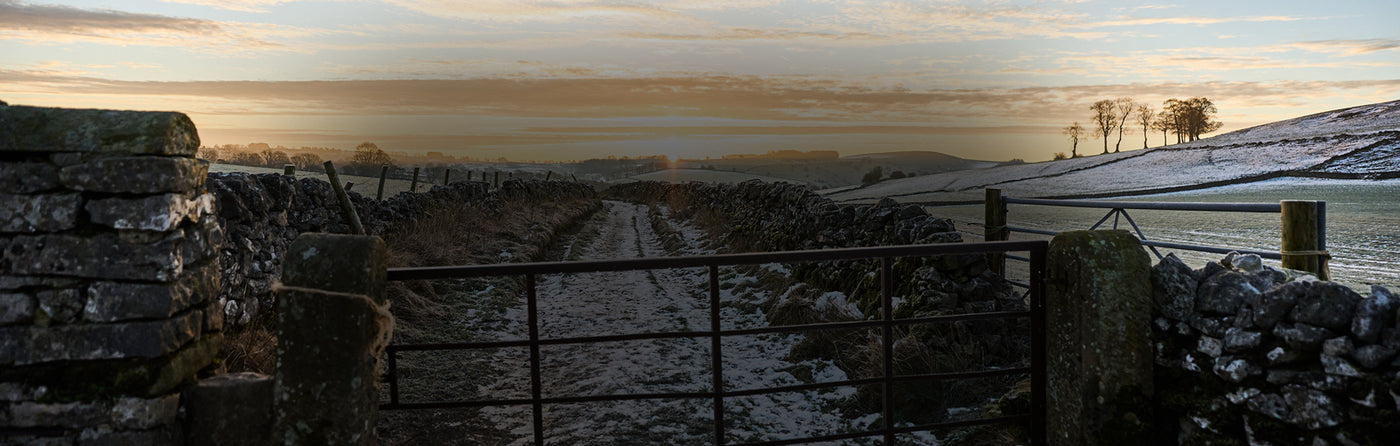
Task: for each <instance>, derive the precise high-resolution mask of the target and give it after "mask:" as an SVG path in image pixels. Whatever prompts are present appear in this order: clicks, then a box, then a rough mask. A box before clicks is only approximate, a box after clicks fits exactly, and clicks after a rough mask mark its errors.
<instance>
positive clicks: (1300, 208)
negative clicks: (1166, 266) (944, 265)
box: [984, 189, 1330, 280]
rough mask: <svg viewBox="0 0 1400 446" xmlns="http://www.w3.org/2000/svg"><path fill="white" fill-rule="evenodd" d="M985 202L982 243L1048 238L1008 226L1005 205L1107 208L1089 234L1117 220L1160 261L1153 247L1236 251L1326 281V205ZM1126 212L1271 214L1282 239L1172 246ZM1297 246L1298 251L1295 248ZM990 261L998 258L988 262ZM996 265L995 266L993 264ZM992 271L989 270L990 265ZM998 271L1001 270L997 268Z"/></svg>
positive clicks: (990, 194)
mask: <svg viewBox="0 0 1400 446" xmlns="http://www.w3.org/2000/svg"><path fill="white" fill-rule="evenodd" d="M986 196H987V198H986V200H985V201H984V206H986V217H987V218H986V233H985V234H986V235H985V236H984V238H985V239H986V240H1007V239H1009V237H1008V236H1009V233H1011V232H1020V233H1026V234H1038V235H1048V236H1054V235H1056V234H1058V232H1056V231H1047V230H1042V229H1034V228H1026V227H1019V226H1011V225H1009V224H1008V223H1007V216H1006V215H1007V211H1008V209H1007V205H1009V204H1022V205H1034V206H1055V207H1080V208H1099V209H1108V210H1109V211H1108V213H1106V214H1104V216H1103V218H1100V219H1099V221H1098V222H1095V223H1094V224H1093V225H1092V226H1090V227H1089V230H1091V231H1092V230H1095V229H1098V228H1099V227H1101V226H1103V225H1104V223H1107V222H1108V219H1109V218H1113V229H1118V226H1119V221H1120V219H1121V220H1123V221H1126V222H1127V224H1128V225H1129V226H1131V227H1132V229H1133V232H1134V233H1135V234H1136V235H1137V237H1138V239H1139V240H1140V241H1141V242H1142V245H1143V246H1146V247H1147V248H1148V249H1149V250H1151V251H1152V253H1153V254H1154V255H1156V256H1157V258H1158V259H1159V260H1160V259H1161V258H1162V257H1163V256H1162V253H1161V251H1158V250H1157V248H1169V249H1178V250H1185V251H1196V252H1208V253H1214V254H1228V253H1230V252H1238V253H1241V254H1255V255H1258V256H1259V257H1261V258H1265V259H1272V260H1283V261H1284V267H1286V268H1297V269H1302V270H1305V271H1309V272H1312V273H1314V274H1317V275H1318V277H1319V278H1321V279H1324V280H1326V279H1327V259H1328V258H1330V255H1329V254H1328V252H1327V202H1324V201H1284V202H1280V203H1200V202H1195V203H1192V202H1184V203H1177V202H1138V201H1099V200H1049V199H1036V198H1011V197H1003V196H1001V191H1000V190H998V189H987V194H986ZM1129 209H1134V210H1161V211H1197V212H1252V213H1273V214H1282V216H1283V240H1282V243H1281V248H1280V250H1279V251H1261V250H1256V249H1244V248H1230V247H1221V246H1205V245H1195V244H1190V243H1175V242H1167V241H1160V240H1151V239H1148V238H1147V235H1146V234H1144V233H1143V231H1142V228H1141V227H1139V226H1138V224H1137V221H1135V220H1133V217H1132V216H1131V215H1129V214H1128V210H1129ZM1299 246H1302V247H1303V248H1301V249H1300V248H1297V247H1299ZM1005 258H1009V259H1013V260H1021V261H1029V260H1030V259H1028V258H1025V257H1020V256H1014V255H1007V256H1005ZM991 260H992V261H994V262H996V261H998V259H996V258H993V259H991ZM996 267H1001V266H1000V265H997V266H996ZM994 268H995V267H994ZM1003 268H1004V267H1003Z"/></svg>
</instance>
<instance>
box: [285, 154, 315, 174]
mask: <svg viewBox="0 0 1400 446" xmlns="http://www.w3.org/2000/svg"><path fill="white" fill-rule="evenodd" d="M292 164H295V165H296V166H297V170H306V169H310V168H312V167H314V166H319V165H321V157H319V156H316V154H314V153H298V154H296V155H292Z"/></svg>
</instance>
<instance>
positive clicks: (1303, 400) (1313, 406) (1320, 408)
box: [1283, 385, 1343, 430]
mask: <svg viewBox="0 0 1400 446" xmlns="http://www.w3.org/2000/svg"><path fill="white" fill-rule="evenodd" d="M1283 399H1284V401H1287V403H1288V419H1287V421H1288V422H1290V423H1293V424H1297V425H1301V426H1304V427H1306V428H1308V429H1313V430H1316V429H1320V428H1323V427H1332V426H1336V425H1338V424H1341V422H1342V419H1343V418H1342V417H1343V415H1342V413H1341V412H1340V411H1339V410H1338V409H1337V407H1336V402H1335V401H1333V400H1332V398H1331V397H1329V396H1327V394H1325V393H1322V392H1319V391H1317V390H1314V389H1309V388H1306V387H1303V386H1292V385H1291V386H1284V387H1283Z"/></svg>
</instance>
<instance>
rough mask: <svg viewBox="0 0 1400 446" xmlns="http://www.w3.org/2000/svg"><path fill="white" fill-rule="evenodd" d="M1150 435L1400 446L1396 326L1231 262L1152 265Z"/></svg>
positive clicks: (1279, 276)
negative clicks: (1154, 419)
mask: <svg viewBox="0 0 1400 446" xmlns="http://www.w3.org/2000/svg"><path fill="white" fill-rule="evenodd" d="M1152 283H1153V290H1152V293H1153V301H1154V307H1155V308H1154V311H1153V313H1154V315H1153V316H1154V323H1153V337H1154V343H1155V346H1156V372H1155V373H1156V378H1155V380H1156V386H1157V397H1156V401H1157V415H1158V423H1157V425H1158V428H1159V429H1161V430H1163V431H1164V432H1163V435H1162V437H1163V438H1172V439H1176V440H1177V441H1176V442H1175V444H1239V445H1246V444H1247V445H1294V444H1307V445H1383V444H1400V359H1397V358H1396V353H1397V352H1398V351H1400V327H1397V325H1396V321H1397V317H1400V315H1398V314H1397V310H1400V300H1397V299H1396V298H1395V296H1394V295H1392V294H1391V293H1390V291H1389V290H1387V289H1386V288H1385V287H1382V286H1373V287H1372V288H1371V290H1370V295H1369V296H1362V295H1360V294H1358V293H1357V292H1355V291H1353V290H1351V289H1349V288H1347V287H1345V286H1342V285H1339V284H1336V283H1332V282H1326V281H1318V280H1316V279H1315V278H1313V277H1312V276H1306V275H1302V274H1300V273H1297V272H1293V271H1283V270H1279V269H1275V268H1272V267H1269V266H1266V265H1263V264H1262V262H1261V261H1260V259H1259V257H1258V256H1255V255H1234V254H1232V255H1230V256H1228V257H1226V258H1225V259H1224V260H1222V261H1220V262H1211V263H1209V264H1206V265H1205V266H1204V267H1202V268H1200V269H1195V270H1193V269H1191V268H1190V267H1188V266H1187V265H1186V264H1184V263H1182V262H1181V260H1178V259H1177V258H1176V257H1175V256H1171V255H1169V256H1167V257H1166V258H1165V259H1164V260H1162V261H1161V262H1159V263H1158V264H1157V265H1156V266H1154V267H1153V271H1152Z"/></svg>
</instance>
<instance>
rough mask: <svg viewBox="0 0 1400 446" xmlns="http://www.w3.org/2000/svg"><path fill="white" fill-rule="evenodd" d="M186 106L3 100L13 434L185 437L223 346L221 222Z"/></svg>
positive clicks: (2, 202) (2, 316) (0, 213)
mask: <svg viewBox="0 0 1400 446" xmlns="http://www.w3.org/2000/svg"><path fill="white" fill-rule="evenodd" d="M198 146H199V137H198V135H197V133H196V131H195V128H194V124H193V123H192V122H191V121H190V119H189V118H188V117H186V116H185V115H184V114H180V113H173V112H129V111H113V110H79V109H57V108H38V107H25V106H8V105H5V104H4V103H0V444H25V443H41V444H74V443H77V444H175V443H179V442H181V441H183V433H182V428H181V425H180V423H179V416H178V414H179V404H180V390H179V389H180V388H181V386H182V385H183V384H186V383H190V382H192V381H193V380H194V379H195V377H196V375H197V374H198V373H199V372H200V371H201V369H204V368H206V367H208V366H209V365H210V364H211V363H212V361H213V359H214V355H215V353H216V352H217V350H218V345H219V342H220V341H221V338H222V337H221V334H220V333H221V332H222V330H223V312H222V311H221V310H220V309H219V308H218V307H217V305H216V304H215V303H214V302H215V298H216V297H217V295H218V289H219V275H220V274H219V273H220V268H219V258H218V254H219V249H220V245H221V241H222V238H223V237H222V231H221V230H220V227H219V226H218V224H217V222H216V220H215V215H214V213H213V209H214V198H213V196H212V195H211V194H209V193H208V192H206V190H205V187H204V185H205V172H206V171H207V165H206V164H205V163H204V162H203V161H199V160H196V159H194V158H193V154H194V152H195V150H196V149H197V148H198Z"/></svg>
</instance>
